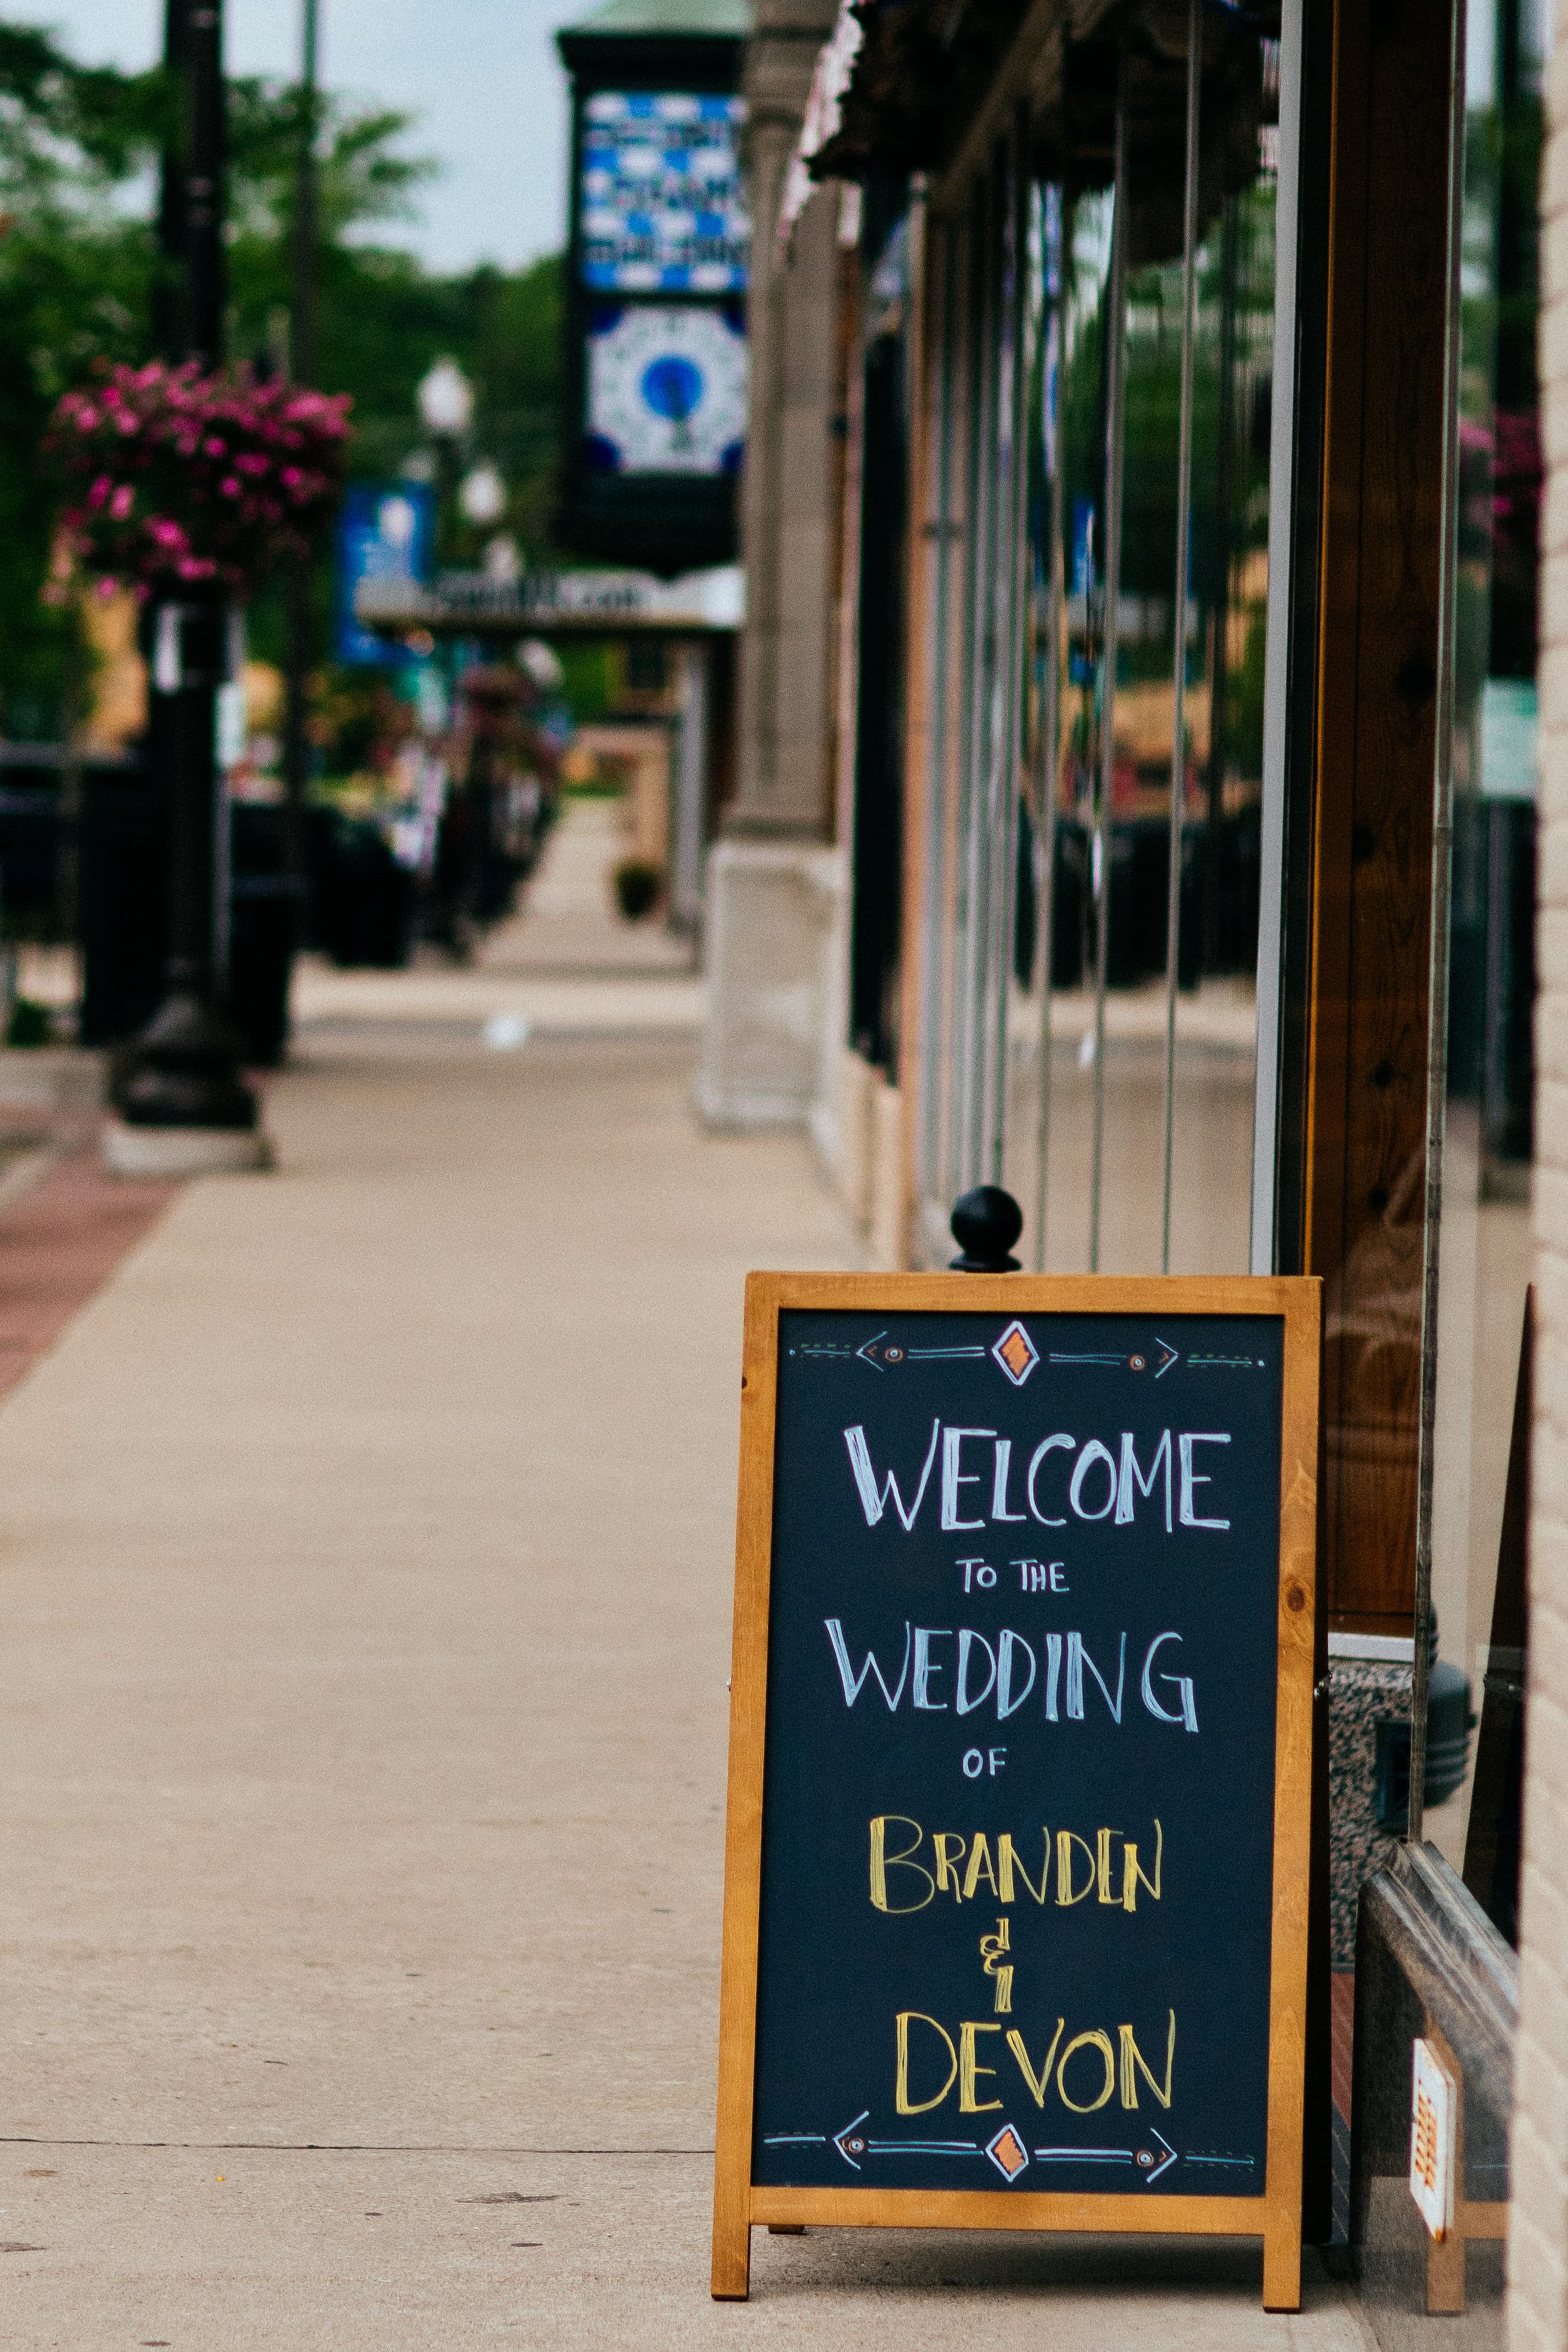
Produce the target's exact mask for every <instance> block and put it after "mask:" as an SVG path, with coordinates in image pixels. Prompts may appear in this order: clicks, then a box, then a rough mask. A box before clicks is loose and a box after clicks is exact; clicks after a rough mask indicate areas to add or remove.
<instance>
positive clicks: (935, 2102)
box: [893, 2009, 958, 2116]
mask: <svg viewBox="0 0 1568 2352" xmlns="http://www.w3.org/2000/svg"><path fill="white" fill-rule="evenodd" d="M917 2020H918V2021H919V2022H920V2023H921V2025H929V2026H930V2027H931V2032H933V2033H940V2034H941V2036H942V2040H943V2041H944V2042H946V2044H947V2059H948V2065H947V2080H946V2082H945V2083H944V2084H942V2088H941V2090H940V2091H939V2092H938V2093H937V2095H936V2096H935V2098H934V2099H911V2098H910V2026H911V2025H912V2024H914V2023H915V2022H916V2021H917ZM898 2037H899V2071H898V2080H897V2083H896V2084H895V2087H894V2093H893V2105H894V2107H895V2109H896V2110H897V2112H898V2113H899V2114H900V2116H925V2115H929V2114H930V2113H931V2109H932V2107H940V2106H941V2105H942V2101H943V2099H945V2098H946V2096H947V2095H948V2093H949V2092H950V2091H951V2090H952V2086H953V2084H954V2083H955V2082H956V2081H957V2080H958V2053H957V2051H956V2050H955V2049H954V2048H953V2046H952V2034H951V2033H949V2032H948V2031H947V2028H946V2027H945V2026H944V2025H939V2024H938V2023H937V2021H936V2020H935V2018H934V2017H928V2016H927V2015H926V2013H925V2011H923V2010H920V2009H900V2011H899V2016H898Z"/></svg>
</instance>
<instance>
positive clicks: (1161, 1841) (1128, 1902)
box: [1121, 1821, 1165, 1911]
mask: <svg viewBox="0 0 1568 2352" xmlns="http://www.w3.org/2000/svg"><path fill="white" fill-rule="evenodd" d="M1164 1859H1165V1832H1164V1831H1163V1829H1162V1828H1161V1827H1160V1824H1159V1822H1157V1821H1156V1822H1155V1823H1154V1875H1153V1877H1152V1878H1151V1877H1150V1875H1149V1874H1148V1872H1147V1871H1146V1870H1141V1869H1140V1868H1139V1866H1138V1849H1137V1847H1136V1846H1135V1845H1131V1844H1128V1845H1124V1846H1123V1847H1122V1849H1121V1900H1122V1903H1123V1905H1124V1906H1125V1907H1126V1908H1127V1909H1128V1910H1129V1911H1136V1910H1137V1908H1138V1882H1139V1880H1140V1879H1142V1882H1143V1884H1144V1885H1145V1886H1146V1887H1147V1888H1148V1889H1149V1892H1150V1894H1151V1895H1152V1896H1153V1898H1154V1900H1155V1902H1156V1903H1158V1901H1159V1900H1160V1872H1161V1868H1162V1866H1163V1863H1164Z"/></svg>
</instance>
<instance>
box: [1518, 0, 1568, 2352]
mask: <svg viewBox="0 0 1568 2352" xmlns="http://www.w3.org/2000/svg"><path fill="white" fill-rule="evenodd" d="M1551 5H1552V8H1553V13H1554V16H1555V36H1556V37H1555V39H1554V41H1553V43H1552V62H1551V65H1550V68H1549V82H1548V121H1549V132H1548V142H1547V149H1546V156H1545V163H1544V166H1543V174H1542V215H1543V219H1542V230H1543V241H1542V315H1541V378H1542V430H1543V434H1544V437H1545V444H1546V463H1547V488H1546V501H1545V509H1544V513H1543V518H1542V605H1541V673H1540V683H1541V796H1542V806H1541V815H1542V834H1541V865H1540V876H1541V881H1540V888H1541V908H1540V917H1539V934H1538V940H1539V954H1540V972H1541V995H1540V1001H1539V1006H1538V1011H1537V1028H1536V1050H1537V1072H1538V1075H1537V1081H1536V1083H1537V1089H1538V1093H1537V1130H1536V1163H1537V1164H1536V1175H1535V1240H1536V1265H1535V1280H1536V1313H1537V1324H1536V1334H1537V1354H1536V1374H1535V1416H1536V1426H1535V1442H1534V1447H1533V1459H1532V1479H1533V1496H1532V1506H1531V1563H1530V1579H1531V1621H1530V1685H1531V1686H1530V1701H1529V1733H1528V1740H1527V1756H1526V1784H1525V1859H1524V1888H1523V1909H1522V1918H1521V1994H1522V2003H1523V2013H1522V2019H1521V2031H1520V2042H1519V2054H1518V2063H1517V2066H1516V2070H1515V2084H1516V2103H1515V2110H1514V2126H1513V2161H1512V2182H1511V2186H1512V2194H1513V2211H1512V2214H1511V2217H1510V2230H1511V2237H1510V2246H1509V2343H1510V2352H1548V2347H1550V2352H1563V2347H1565V2346H1568V0H1551Z"/></svg>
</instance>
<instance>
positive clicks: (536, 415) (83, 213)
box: [0, 23, 561, 736]
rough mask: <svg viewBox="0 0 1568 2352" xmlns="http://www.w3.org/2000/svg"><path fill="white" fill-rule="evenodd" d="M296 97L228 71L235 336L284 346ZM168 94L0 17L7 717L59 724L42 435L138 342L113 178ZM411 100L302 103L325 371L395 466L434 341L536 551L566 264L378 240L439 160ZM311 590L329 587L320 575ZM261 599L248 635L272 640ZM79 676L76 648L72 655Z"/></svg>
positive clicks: (367, 457)
mask: <svg viewBox="0 0 1568 2352" xmlns="http://www.w3.org/2000/svg"><path fill="white" fill-rule="evenodd" d="M300 102H301V100H300V92H299V90H298V89H296V88H295V87H293V86H292V85H290V84H288V83H284V82H279V81H277V80H271V79H236V80H232V81H231V82H230V84H229V136H230V173H229V189H228V204H229V216H230V219H231V221H232V223H233V225H234V231H235V234H234V239H233V243H232V245H231V247H230V254H229V279H230V298H231V307H230V324H229V348H230V351H231V352H232V353H233V355H234V356H235V357H236V358H237V359H246V360H249V361H251V362H255V363H257V364H258V365H259V366H261V367H264V368H266V367H275V366H277V365H278V364H279V363H283V362H286V358H287V331H286V322H287V317H288V307H289V286H290V273H289V215H290V209H291V203H292V189H293V170H294V158H295V155H296V152H297V150H298V141H299V134H300V112H299V109H300ZM167 103H168V94H167V91H166V89H165V86H164V80H163V75H162V73H161V72H157V71H153V72H151V73H145V74H129V75H128V74H121V73H118V72H115V71H114V70H112V69H111V68H85V67H81V66H79V65H77V64H76V63H74V61H73V60H72V59H71V58H68V56H67V55H66V53H65V52H64V51H63V50H62V49H61V48H60V47H58V44H57V43H55V42H54V41H53V40H51V39H50V38H49V37H48V36H47V35H46V34H43V33H39V32H37V31H35V30H33V29H32V28H30V27H25V26H8V25H5V24H3V23H0V436H3V437H0V446H3V447H4V449H5V452H6V462H5V464H4V465H0V731H3V732H5V733H7V734H10V735H12V736H16V735H52V734H58V732H59V731H61V730H62V728H63V727H64V726H65V725H66V724H68V710H67V708H66V705H67V703H68V699H69V694H70V683H69V682H70V680H71V677H72V675H73V660H78V657H79V632H78V628H77V624H76V620H75V616H74V614H72V613H71V612H70V611H69V610H68V609H67V608H58V607H56V608H51V607H50V606H48V605H47V604H42V603H40V601H39V593H38V592H39V590H40V588H41V586H42V585H43V583H44V582H45V579H46V576H47V569H48V562H49V551H50V546H51V542H52V539H53V533H54V520H55V511H56V505H57V498H56V491H55V487H54V485H53V484H52V482H51V481H50V479H49V477H48V473H47V468H46V467H42V466H41V465H40V464H39V463H38V462H37V451H38V446H39V443H40V442H41V440H42V438H43V435H44V432H45V429H46V426H47V421H48V417H49V415H50V412H51V410H52V409H53V406H54V404H55V402H56V401H57V400H58V397H59V395H60V394H61V393H62V392H64V391H66V390H67V389H68V388H69V386H70V385H72V384H73V383H79V382H80V380H81V379H82V377H83V376H84V375H85V374H86V373H88V371H89V368H90V367H91V365H92V363H93V362H94V361H95V360H97V359H100V358H104V359H109V360H140V359H142V358H145V357H146V356H147V355H148V354H149V352H151V350H152V340H153V339H152V329H151V313H152V294H153V281H154V273H155V269H156V260H157V257H156V249H155V240H154V235H153V226H152V224H151V223H150V222H148V221H146V220H144V219H141V218H137V217H132V216H129V215H128V214H127V211H126V208H125V206H126V196H127V194H128V192H129V190H130V189H131V188H132V186H133V184H135V182H136V181H137V179H138V178H139V177H141V176H142V175H144V174H146V173H148V172H149V171H151V170H152V169H153V167H154V166H155V164H156V161H157V157H158V153H159V151H160V147H161V144H162V137H163V124H164V120H165V115H164V110H165V107H166V105H167ZM410 127H411V126H410V121H409V118H408V117H407V116H405V115H403V114H398V113H395V112H392V111H389V110H384V109H374V110H367V111H355V110H353V109H351V108H349V107H347V106H345V105H343V104H342V101H341V100H335V99H333V98H332V97H331V96H330V95H327V96H323V97H321V98H319V99H318V100H317V149H318V155H319V158H320V161H319V164H318V171H319V186H320V193H319V200H318V201H319V214H320V223H321V270H320V277H321V336H320V343H321V349H320V364H319V368H318V376H319V386H320V389H321V390H322V391H326V392H346V393H348V394H351V395H352V397H353V402H354V409H353V422H354V426H355V450H354V456H353V467H354V470H355V471H356V472H359V473H361V474H371V475H374V476H386V475H390V474H395V472H396V471H397V469H398V467H400V466H401V465H402V463H403V462H404V460H405V458H406V457H407V456H408V455H409V453H410V452H411V451H412V450H413V449H414V448H415V447H416V446H417V445H418V443H419V440H420V438H421V431H420V426H419V424H418V420H417V416H416V411H415V399H414V395H415V388H416V385H417V383H418V382H419V379H420V377H421V376H422V375H423V374H424V373H425V372H426V369H427V368H428V367H429V365H430V363H431V362H432V361H433V360H434V359H436V358H437V356H439V354H440V353H442V352H451V353H452V355H453V356H454V357H455V358H456V359H458V361H459V362H461V364H462V365H463V367H464V368H465V369H466V370H467V371H468V373H469V374H470V375H471V376H472V378H473V380H474V383H475V387H476V392H477V394H478V399H477V407H476V437H477V441H478V445H479V448H480V449H481V450H482V452H483V454H484V455H485V456H487V457H491V458H493V459H494V461H495V463H496V464H497V465H498V466H499V467H500V470H501V472H502V474H503V476H504V477H505V478H506V480H507V482H508V484H509V488H510V493H511V498H510V507H509V511H508V513H507V516H506V518H505V522H506V524H507V526H508V527H509V528H510V529H511V530H513V531H514V532H516V534H517V535H518V537H519V538H520V539H521V541H522V543H523V545H524V546H525V547H526V548H527V549H528V550H529V551H530V552H531V553H537V552H539V551H542V550H543V549H545V548H546V547H547V545H548V534H549V516H550V510H551V507H552V501H553V483H554V472H555V462H556V446H557V437H558V406H559V390H558V384H559V343H560V303H561V268H560V262H559V260H558V258H556V257H550V258H548V259H545V260H542V261H540V262H537V263H535V264H533V265H532V267H531V268H526V269H522V270H519V271H515V272H506V271H502V270H499V269H494V268H481V269H478V270H474V271H471V272H468V273H466V274H464V275H462V276H459V277H451V278H442V277H437V276H433V275H431V274H430V273H428V272H427V271H426V270H425V269H423V268H421V266H420V264H419V263H418V261H417V260H416V259H415V258H414V257H412V256H411V255H409V254H407V253H405V252H402V251H399V250H397V249H395V248H393V247H385V246H378V245H377V244H375V243H374V237H373V235H372V234H367V233H373V232H374V230H375V229H376V228H377V227H378V226H385V225H386V224H387V223H389V222H391V221H394V220H397V219H401V218H406V217H407V216H408V215H410V213H411V212H412V211H413V210H414V208H415V205H416V199H417V195H418V192H419V190H420V189H421V188H422V187H423V186H424V185H425V184H426V182H427V181H428V180H429V178H430V177H431V176H432V174H433V173H434V170H435V168H436V167H435V165H434V164H433V163H430V162H429V160H428V159H426V158H422V157H419V156H417V155H410V154H408V153H407V152H405V151H404V148H403V146H402V144H401V142H403V141H404V140H405V136H406V134H407V132H408V131H409V129H410ZM323 593H324V583H323ZM278 628H279V624H278V615H277V614H275V613H274V612H272V611H271V610H270V609H269V607H268V604H267V603H266V602H265V600H264V601H263V603H262V604H261V605H260V606H259V607H258V610H257V612H256V613H255V614H254V616H253V632H252V634H253V642H254V643H255V645H256V647H257V650H258V652H260V653H262V654H263V655H275V654H276V652H277V650H278V642H279V637H278ZM78 674H79V662H78Z"/></svg>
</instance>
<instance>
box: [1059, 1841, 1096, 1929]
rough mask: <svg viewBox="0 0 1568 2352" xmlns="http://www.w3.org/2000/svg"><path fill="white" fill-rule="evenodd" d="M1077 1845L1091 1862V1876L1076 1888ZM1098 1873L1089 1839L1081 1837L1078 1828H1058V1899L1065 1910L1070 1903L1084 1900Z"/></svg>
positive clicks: (1087, 1860)
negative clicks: (1074, 1851) (1075, 1860)
mask: <svg viewBox="0 0 1568 2352" xmlns="http://www.w3.org/2000/svg"><path fill="white" fill-rule="evenodd" d="M1075 1845H1076V1846H1079V1847H1081V1848H1082V1851H1083V1858H1084V1860H1085V1862H1087V1863H1088V1864H1089V1876H1088V1877H1087V1878H1086V1879H1085V1880H1084V1882H1083V1885H1081V1886H1079V1887H1078V1888H1077V1889H1076V1890H1075V1888H1074V1886H1073V1883H1072V1850H1073V1848H1074V1846H1075ZM1097 1875H1098V1873H1097V1871H1096V1868H1095V1861H1094V1855H1093V1853H1092V1852H1091V1850H1090V1847H1089V1840H1088V1839H1087V1838H1080V1837H1079V1833H1078V1832H1077V1831H1076V1830H1058V1832H1057V1901H1058V1903H1059V1904H1060V1906H1061V1907H1062V1909H1063V1910H1064V1911H1065V1910H1066V1909H1067V1908H1068V1905H1069V1904H1072V1903H1081V1902H1082V1901H1083V1898H1084V1896H1085V1895H1087V1894H1088V1893H1089V1889H1090V1888H1091V1887H1092V1886H1093V1885H1094V1882H1095V1879H1096V1877H1097Z"/></svg>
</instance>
